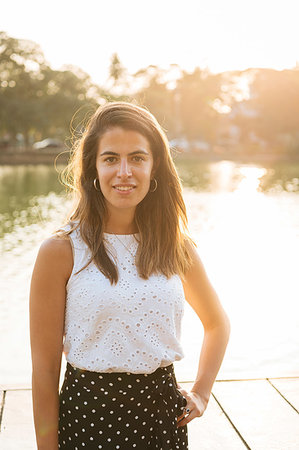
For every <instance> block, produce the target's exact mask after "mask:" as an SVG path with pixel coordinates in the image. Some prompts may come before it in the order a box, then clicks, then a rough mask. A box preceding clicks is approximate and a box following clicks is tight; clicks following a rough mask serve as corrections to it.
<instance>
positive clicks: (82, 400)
mask: <svg viewBox="0 0 299 450" xmlns="http://www.w3.org/2000/svg"><path fill="white" fill-rule="evenodd" d="M186 404H187V401H186V398H185V397H184V396H183V395H182V394H181V393H180V391H179V390H178V389H177V381H176V377H175V373H174V367H173V365H172V364H171V365H169V366H167V367H159V368H158V369H157V370H156V371H155V372H153V373H151V374H134V373H129V372H113V373H106V372H91V371H88V370H82V369H79V368H75V367H73V366H71V365H70V364H69V363H67V367H66V372H65V376H64V382H63V385H62V387H61V391H60V393H59V431H58V438H59V448H60V449H68V450H71V449H72V450H78V449H91V450H92V449H104V450H110V449H121V450H127V449H128V450H129V449H139V450H140V449H142V450H143V449H145V448H149V449H158V450H175V449H184V450H186V449H188V435H187V425H185V426H183V427H177V417H178V416H180V415H181V414H182V412H183V408H184V406H186Z"/></svg>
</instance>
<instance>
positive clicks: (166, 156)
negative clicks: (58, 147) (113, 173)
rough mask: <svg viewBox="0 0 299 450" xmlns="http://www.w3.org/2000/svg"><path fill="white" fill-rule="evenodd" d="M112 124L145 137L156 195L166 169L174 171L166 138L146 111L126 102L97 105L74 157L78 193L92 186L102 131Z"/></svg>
mask: <svg viewBox="0 0 299 450" xmlns="http://www.w3.org/2000/svg"><path fill="white" fill-rule="evenodd" d="M115 127H117V128H122V129H124V130H132V131H135V132H138V133H140V134H141V135H142V136H144V137H145V138H146V139H147V141H148V143H149V145H150V149H151V153H152V157H153V173H154V174H155V175H154V177H155V179H156V180H157V190H156V191H157V192H156V194H155V195H157V194H158V192H159V191H160V190H161V189H163V186H164V184H167V180H168V176H167V175H168V172H169V170H170V171H173V167H171V166H173V163H172V160H171V156H170V151H169V144H168V140H167V138H166V135H165V133H164V131H163V130H162V128H161V126H160V125H159V123H158V122H157V120H156V119H155V117H154V116H153V115H152V114H151V113H150V112H149V111H147V110H146V109H144V108H141V107H139V106H137V105H134V104H132V103H127V102H112V103H107V104H106V105H104V106H101V107H99V108H98V109H97V111H96V112H95V113H94V115H93V116H92V118H91V120H90V121H89V124H88V126H87V128H86V131H85V133H84V135H83V137H82V139H81V141H80V144H79V148H78V149H77V152H76V153H77V155H75V159H74V163H75V165H74V169H75V184H76V189H77V190H78V191H79V192H80V191H81V190H83V191H85V192H86V193H87V194H88V193H90V191H91V192H92V189H94V179H95V178H97V171H96V160H97V155H98V150H99V145H100V141H101V139H102V137H103V135H104V134H105V133H107V132H108V131H109V130H111V129H112V128H115ZM76 156H77V158H76ZM152 178H153V177H152ZM91 188H92V189H91ZM93 194H94V192H93ZM97 195H98V194H97ZM93 197H94V196H93ZM90 200H91V201H92V200H93V198H91V199H90Z"/></svg>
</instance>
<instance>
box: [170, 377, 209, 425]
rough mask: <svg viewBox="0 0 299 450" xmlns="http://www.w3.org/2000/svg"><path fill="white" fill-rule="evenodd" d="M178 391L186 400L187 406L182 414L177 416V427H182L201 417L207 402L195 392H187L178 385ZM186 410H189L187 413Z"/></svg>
mask: <svg viewBox="0 0 299 450" xmlns="http://www.w3.org/2000/svg"><path fill="white" fill-rule="evenodd" d="M178 390H179V391H180V392H181V394H182V395H183V396H184V397H185V399H186V400H187V405H186V406H185V409H184V412H183V414H182V415H180V416H178V419H177V426H178V427H183V426H184V425H186V424H187V423H189V422H191V420H193V419H195V418H196V417H200V416H202V415H203V413H204V411H205V410H206V408H207V406H208V402H207V400H206V399H204V398H203V397H202V396H201V395H200V394H199V393H197V392H193V391H190V392H188V391H186V390H185V389H183V388H181V387H180V386H179V385H178ZM188 408H189V410H190V412H189V413H187V412H186V410H187V409H188Z"/></svg>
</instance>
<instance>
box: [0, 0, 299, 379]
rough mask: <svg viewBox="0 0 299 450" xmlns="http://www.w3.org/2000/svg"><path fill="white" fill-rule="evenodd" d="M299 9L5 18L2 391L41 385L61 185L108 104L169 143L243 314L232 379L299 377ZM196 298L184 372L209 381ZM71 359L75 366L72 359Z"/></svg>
mask: <svg viewBox="0 0 299 450" xmlns="http://www.w3.org/2000/svg"><path fill="white" fill-rule="evenodd" d="M298 13H299V5H298V4H297V2H296V1H292V0H285V1H280V0H277V1H271V2H270V1H269V2H268V1H264V2H258V1H257V0H252V1H251V2H240V1H236V0H227V1H226V2H222V1H220V0H217V1H216V0H209V1H192V0H186V1H185V2H184V3H183V4H182V3H181V2H179V1H174V0H172V1H168V0H164V1H163V2H158V1H157V0H152V1H151V2H150V3H149V2H145V3H142V2H137V0H127V1H126V2H120V1H111V2H105V4H104V3H102V2H96V1H92V0H85V2H84V5H83V4H82V2H78V1H77V0H75V1H72V2H70V1H64V2H58V1H57V0H53V1H52V2H51V3H49V4H45V3H42V2H37V1H33V0H27V1H26V2H18V1H16V0H11V1H10V2H9V3H7V4H6V5H5V6H4V7H3V8H2V12H1V19H0V30H2V31H1V32H0V248H1V262H0V266H1V270H0V275H1V279H0V311H1V312H0V330H1V333H0V349H1V358H0V384H1V383H3V384H10V385H30V382H31V360H30V341H29V301H28V294H29V285H30V277H31V272H32V269H33V264H34V261H35V257H36V254H37V251H38V248H39V246H40V244H41V242H42V240H43V239H45V238H46V237H48V236H49V235H51V234H52V233H53V231H54V230H55V229H56V228H57V227H58V226H59V225H60V224H61V222H62V221H63V220H64V217H65V216H66V214H67V212H68V210H69V208H70V207H71V198H70V196H69V195H67V194H66V192H65V189H64V187H63V186H62V184H61V183H60V182H59V174H60V172H61V171H62V170H63V168H64V167H65V165H66V163H67V161H68V159H69V156H70V151H71V149H72V145H73V143H74V141H75V140H76V138H78V137H79V136H80V134H81V133H82V131H84V127H85V124H86V121H87V120H88V118H89V117H90V116H91V115H92V113H93V112H94V111H95V109H96V108H97V106H98V105H101V104H104V103H105V102H107V101H113V100H126V101H136V102H138V104H141V105H144V106H146V107H147V108H148V109H149V110H150V111H151V112H152V113H153V114H154V115H155V116H156V117H157V119H158V120H159V122H160V124H161V125H162V127H163V128H164V130H165V131H166V133H167V136H168V138H169V141H170V145H171V149H172V152H173V157H174V160H175V164H176V166H177V169H178V172H179V175H180V178H181V180H182V183H183V188H184V199H185V202H186V205H187V209H188V214H189V228H190V234H191V235H192V237H193V238H194V240H195V241H196V243H197V244H198V252H199V254H200V256H201V258H202V260H203V262H204V265H205V267H206V270H207V272H208V275H209V278H210V279H211V281H212V283H213V285H214V287H215V289H216V291H217V293H218V295H219V297H220V300H221V302H222V304H223V306H224V308H225V310H226V311H227V313H228V315H229V317H230V320H231V327H232V331H231V338H230V342H229V345H228V348H227V352H226V355H225V359H224V361H223V365H222V367H221V369H220V372H219V374H218V377H217V379H240V378H258V377H278V376H294V375H297V376H298V374H299V353H298V345H299V336H298V329H299V306H298V304H299V302H298V300H299V298H298V254H299V231H298V230H299V228H298V226H299V50H298V42H299V28H298V26H297V22H296V21H297V17H298ZM202 337H203V330H202V326H201V324H200V321H199V319H198V318H197V316H196V315H195V313H194V312H193V311H192V310H191V308H190V307H189V305H188V304H186V310H185V316H184V321H183V334H182V344H183V347H184V350H185V358H184V359H183V360H182V361H180V362H178V363H176V372H177V374H178V378H179V379H180V380H192V379H194V377H195V375H196V368H197V363H198V358H199V351H200V346H201V342H202ZM64 364H65V361H64Z"/></svg>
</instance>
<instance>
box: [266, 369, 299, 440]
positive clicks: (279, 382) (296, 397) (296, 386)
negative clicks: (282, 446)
mask: <svg viewBox="0 0 299 450" xmlns="http://www.w3.org/2000/svg"><path fill="white" fill-rule="evenodd" d="M269 381H270V383H271V384H273V386H274V387H275V388H276V389H278V391H279V392H280V393H281V395H283V396H284V397H285V398H286V400H287V401H288V402H290V403H291V404H292V405H293V407H294V408H295V409H296V410H297V411H299V378H278V379H277V378H270V379H269ZM298 448H299V444H298Z"/></svg>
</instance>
